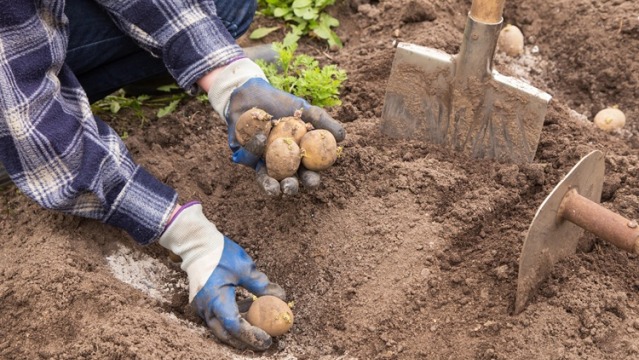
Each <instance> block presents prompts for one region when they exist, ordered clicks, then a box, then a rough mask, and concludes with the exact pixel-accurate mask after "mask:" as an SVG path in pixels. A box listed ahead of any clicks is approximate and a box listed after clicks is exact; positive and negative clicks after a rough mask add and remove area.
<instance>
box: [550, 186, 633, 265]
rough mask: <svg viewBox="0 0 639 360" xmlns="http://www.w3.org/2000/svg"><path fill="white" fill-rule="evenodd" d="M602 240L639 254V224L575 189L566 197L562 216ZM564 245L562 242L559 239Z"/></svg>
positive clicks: (560, 207)
mask: <svg viewBox="0 0 639 360" xmlns="http://www.w3.org/2000/svg"><path fill="white" fill-rule="evenodd" d="M557 215H559V217H561V218H562V219H565V220H568V221H570V222H571V223H573V224H575V225H578V226H579V227H581V228H582V229H584V230H586V231H589V232H591V233H593V234H595V235H597V237H599V238H600V239H602V240H605V241H607V242H609V243H611V244H613V245H615V246H616V247H618V248H620V249H623V250H626V251H628V252H630V253H635V254H639V226H638V225H637V222H636V221H632V220H628V219H626V218H625V217H623V216H621V215H619V214H617V213H615V212H612V211H610V210H608V209H606V208H605V207H603V206H601V205H600V204H597V203H596V202H594V201H592V200H590V199H588V198H586V197H584V196H581V195H579V193H578V192H577V190H575V189H572V190H570V191H568V193H566V195H564V198H563V200H562V201H561V205H560V206H559V211H558V214H557ZM557 241H561V239H557Z"/></svg>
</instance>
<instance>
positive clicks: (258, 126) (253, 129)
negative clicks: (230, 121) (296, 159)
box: [235, 108, 273, 145]
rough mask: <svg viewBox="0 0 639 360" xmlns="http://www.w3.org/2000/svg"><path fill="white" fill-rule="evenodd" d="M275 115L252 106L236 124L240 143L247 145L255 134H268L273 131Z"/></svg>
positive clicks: (236, 135) (236, 133) (236, 134)
mask: <svg viewBox="0 0 639 360" xmlns="http://www.w3.org/2000/svg"><path fill="white" fill-rule="evenodd" d="M272 118H273V117H272V116H271V115H270V114H269V113H267V112H266V111H264V110H262V109H258V108H252V109H250V110H247V111H245V112H244V113H243V114H242V115H240V118H239V119H238V120H237V124H236V125H235V137H236V138H237V141H238V142H239V143H240V145H245V144H246V143H247V142H248V141H249V140H251V138H253V136H255V135H256V134H258V133H263V134H265V135H266V136H268V135H269V133H270V132H271V128H272V127H273V122H272V121H271V119H272Z"/></svg>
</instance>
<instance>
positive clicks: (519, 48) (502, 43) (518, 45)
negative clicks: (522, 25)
mask: <svg viewBox="0 0 639 360" xmlns="http://www.w3.org/2000/svg"><path fill="white" fill-rule="evenodd" d="M497 47H498V49H499V50H501V51H503V52H505V53H506V54H508V55H509V56H512V57H517V56H519V55H521V54H523V53H524V34H522V33H521V30H519V28H518V27H516V26H515V25H510V24H508V25H506V26H504V28H503V29H501V31H500V32H499V38H498V39H497Z"/></svg>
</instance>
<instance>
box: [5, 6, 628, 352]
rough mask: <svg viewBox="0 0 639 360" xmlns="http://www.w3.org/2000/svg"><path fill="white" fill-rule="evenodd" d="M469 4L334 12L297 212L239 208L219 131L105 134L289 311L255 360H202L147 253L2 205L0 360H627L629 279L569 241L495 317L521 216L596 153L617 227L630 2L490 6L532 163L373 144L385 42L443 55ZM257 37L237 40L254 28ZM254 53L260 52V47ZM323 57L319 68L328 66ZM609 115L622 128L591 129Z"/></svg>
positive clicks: (589, 244) (505, 295)
mask: <svg viewBox="0 0 639 360" xmlns="http://www.w3.org/2000/svg"><path fill="white" fill-rule="evenodd" d="M469 8H470V2H469V1H461V0H451V1H428V0H422V1H418V0H412V1H404V0H402V1H399V0H389V1H371V2H368V1H366V0H357V1H356V0H353V1H350V2H340V3H338V5H336V6H335V7H334V9H333V12H334V15H335V16H336V17H338V18H339V20H340V22H341V24H340V27H339V28H338V29H337V32H338V34H339V35H340V36H342V38H343V39H344V40H345V46H344V48H343V49H341V50H339V51H337V52H329V51H328V50H326V49H325V45H324V44H323V43H321V42H318V41H314V40H311V39H304V40H303V41H302V44H301V45H300V49H299V50H298V51H301V52H305V53H309V54H312V55H314V56H316V57H318V58H321V59H322V61H323V62H325V63H329V62H331V61H333V62H336V63H337V64H339V66H340V67H342V68H344V69H346V70H347V72H348V74H349V80H348V81H347V83H346V85H345V88H344V91H343V98H342V100H343V105H342V106H340V107H337V108H335V109H331V112H332V114H333V115H334V116H335V117H336V118H338V119H340V120H342V121H344V122H345V127H346V129H347V132H348V136H347V139H346V140H345V142H344V143H343V144H342V145H344V156H343V157H342V158H340V159H339V160H338V162H337V163H336V165H335V166H334V167H333V168H331V169H330V170H329V171H327V172H326V173H324V174H323V185H322V186H321V188H320V189H318V190H317V191H314V192H303V193H302V194H300V195H299V196H297V197H295V198H282V199H275V200H274V199H270V198H267V197H266V196H264V195H262V194H260V193H259V191H258V188H257V185H256V184H255V180H254V174H253V173H252V172H251V171H250V170H249V169H245V168H243V167H240V166H236V165H233V164H231V162H230V160H229V156H230V152H229V149H228V145H227V144H226V129H225V127H224V126H223V123H222V121H221V120H220V119H219V118H217V117H215V116H213V114H212V111H211V110H210V109H209V108H208V107H207V106H206V105H203V104H200V103H197V102H196V101H192V102H189V103H188V104H186V105H184V106H182V107H181V108H180V109H178V111H177V112H175V113H174V114H172V115H169V116H167V117H164V118H161V119H157V120H153V121H152V122H151V124H149V125H147V126H144V127H143V128H140V127H139V120H137V119H136V118H135V117H134V115H133V114H130V115H129V116H128V117H126V116H118V117H117V118H112V119H107V120H109V121H110V123H111V124H112V125H113V126H114V127H116V129H117V130H118V132H119V133H122V132H123V130H127V132H128V134H129V137H128V139H127V140H126V142H127V144H128V146H129V147H130V148H131V150H132V153H133V156H134V157H135V158H136V160H138V161H139V162H140V163H141V164H143V165H144V166H145V167H147V168H148V169H149V170H150V171H151V172H153V173H154V174H156V175H157V176H158V177H160V178H161V179H162V180H163V181H165V182H166V183H168V184H169V185H171V186H174V187H175V188H177V189H178V191H179V193H180V194H181V200H182V201H185V200H190V199H200V200H202V202H203V203H204V209H205V212H206V214H207V215H208V217H209V218H210V219H211V220H212V221H214V222H215V223H216V225H217V226H218V228H219V229H220V230H221V231H222V232H223V233H225V234H227V235H228V236H229V237H231V238H232V239H234V240H236V241H237V242H238V243H240V244H241V245H242V246H244V247H245V248H246V249H247V251H248V252H249V253H250V254H251V255H252V256H253V257H254V259H255V260H256V262H257V265H258V267H259V268H260V269H261V270H263V271H264V272H266V273H267V274H268V275H269V277H270V278H271V279H272V280H273V281H275V282H277V283H279V284H280V285H282V286H283V287H284V288H285V289H286V290H287V292H288V294H289V297H290V300H293V301H295V307H294V309H293V310H294V313H295V316H296V317H295V319H296V320H295V321H296V322H295V325H294V326H293V329H292V331H291V332H290V333H288V334H286V335H284V336H282V337H279V338H277V339H276V343H275V345H274V346H273V347H272V348H271V349H270V350H269V351H267V352H265V353H263V354H253V353H241V352H237V351H234V350H232V349H229V348H227V347H224V346H221V345H219V344H218V343H216V342H215V340H214V339H213V337H212V335H211V334H210V333H209V332H208V331H207V330H206V329H205V327H204V325H203V323H202V321H201V320H200V319H198V318H197V316H196V315H195V314H194V313H193V311H192V310H191V309H190V308H189V306H188V304H187V294H186V291H185V287H184V284H185V281H186V279H185V278H184V275H183V273H181V272H180V270H179V268H178V267H177V266H176V265H175V264H173V263H171V262H170V261H169V260H168V259H167V258H166V254H165V253H164V252H163V251H162V249H161V248H160V247H159V246H156V245H152V246H148V247H138V246H135V245H133V243H132V241H130V240H129V239H128V238H126V236H125V235H124V234H123V233H121V232H120V231H118V230H115V229H112V228H109V227H106V226H104V225H102V224H99V223H96V222H93V221H88V220H83V219H79V218H73V217H70V216H64V215H60V214H56V213H53V212H49V211H46V210H42V209H40V208H39V207H38V206H36V205H35V204H34V203H33V202H31V201H30V200H28V199H26V198H25V197H24V196H23V195H21V194H19V193H18V192H17V190H16V189H15V188H13V187H9V188H5V189H4V190H3V192H2V197H1V200H2V202H3V211H2V213H1V215H0V231H1V233H2V234H3V235H2V241H1V242H0V280H1V281H0V324H1V325H0V357H1V358H7V359H24V358H30V359H31V358H61V359H63V358H73V359H76V358H104V359H112V358H140V359H158V358H193V359H240V358H269V359H352V358H356V359H634V358H637V357H638V356H639V343H638V342H637V340H636V338H637V332H638V331H639V307H638V306H639V303H638V301H637V300H638V299H637V289H639V278H638V276H637V274H638V271H639V266H638V264H639V259H637V257H636V256H634V255H629V254H626V253H625V252H622V251H620V250H618V249H616V248H614V247H612V246H610V245H608V244H606V243H604V242H602V241H600V240H598V239H596V238H595V237H594V236H592V235H588V234H585V235H584V236H583V238H582V239H581V241H580V246H579V250H578V252H577V254H575V255H574V256H571V257H569V258H568V259H567V260H565V261H563V262H561V263H559V264H557V265H556V266H555V268H554V269H553V271H552V275H551V277H550V278H549V279H548V280H547V281H546V282H545V283H544V284H543V285H542V287H541V288H540V289H539V291H538V292H537V295H536V296H535V297H534V298H533V299H532V301H531V303H530V305H529V306H528V308H527V309H526V310H525V311H524V312H523V313H521V314H519V315H516V316H514V315H512V314H511V311H512V305H513V302H514V294H515V288H516V280H517V266H518V256H519V252H520V250H521V246H522V243H523V240H524V238H525V235H526V231H527V228H528V226H529V224H530V221H531V220H532V218H533V216H534V214H535V211H536V209H537V208H538V207H539V205H540V204H541V202H542V201H543V199H544V198H545V197H546V196H547V195H548V193H549V192H550V190H551V189H552V188H553V187H554V186H555V185H556V184H557V183H558V182H559V181H560V179H561V178H562V177H563V176H564V175H565V174H566V173H567V172H568V171H569V170H570V168H571V167H572V166H574V165H575V164H576V163H577V162H578V160H579V159H580V158H581V157H582V156H584V155H586V154H587V153H589V152H590V151H592V150H594V149H600V150H602V151H604V153H605V156H606V174H605V183H604V192H603V196H602V204H603V206H605V207H607V208H609V209H611V210H613V211H615V212H618V213H620V214H622V215H624V216H625V217H627V218H637V217H638V211H639V210H637V209H639V198H638V195H639V192H638V191H637V189H638V188H639V187H638V185H639V184H638V182H639V181H638V180H637V168H638V152H637V148H638V147H639V142H638V141H637V139H638V138H637V133H638V131H639V130H638V129H637V124H636V121H634V120H636V119H637V115H638V113H637V109H639V106H638V105H639V100H638V99H639V97H638V96H637V95H638V94H637V92H638V91H639V90H638V89H639V87H638V84H637V76H638V75H637V74H638V73H639V71H638V70H639V69H637V66H639V65H638V63H637V62H636V54H637V52H636V49H638V48H639V19H637V16H639V4H638V3H636V2H631V1H601V0H597V1H590V0H588V1H586V0H577V1H567V0H557V1H550V2H546V1H541V0H532V1H527V2H523V3H516V2H507V3H506V11H505V21H506V22H507V23H512V24H514V25H517V26H519V27H521V28H522V30H523V32H524V35H525V36H526V53H525V54H524V55H523V56H522V57H520V58H517V59H511V58H508V57H505V56H503V54H497V57H496V59H495V67H496V68H497V70H499V71H500V72H501V73H503V74H507V75H513V76H517V77H520V78H523V79H525V80H527V81H529V82H530V83H531V84H532V85H533V86H535V87H538V88H540V89H542V90H544V91H547V92H549V93H550V94H552V95H553V96H554V98H553V100H552V102H551V105H550V108H549V112H548V114H547V116H546V120H545V123H544V127H543V132H542V135H541V140H540V143H539V147H538V149H537V152H536V155H535V158H534V160H533V162H532V163H530V164H528V165H512V164H501V163H494V162H490V161H486V160H472V159H467V158H464V157H461V156H459V155H456V154H454V153H449V152H447V151H446V150H444V149H441V148H439V147H437V146H432V145H429V144H425V143H421V142H418V141H401V140H393V139H389V138H386V137H384V136H382V135H381V133H380V131H379V123H380V116H381V110H382V106H383V98H384V91H385V85H386V80H387V79H388V75H389V73H390V68H391V63H392V59H393V41H394V40H400V41H406V42H411V43H418V44H420V45H424V46H429V47H435V48H439V49H441V50H443V51H446V52H448V53H456V52H457V51H458V49H459V44H460V41H461V35H462V31H463V26H464V24H465V16H466V12H467V10H468V9H469ZM269 21H271V20H268V19H263V18H258V19H257V23H256V24H255V25H254V26H259V25H260V24H266V23H269ZM281 35H282V34H273V35H271V36H272V38H269V39H267V40H277V39H278V37H281ZM329 57H330V58H329ZM613 104H617V105H619V107H620V108H621V109H623V110H624V112H625V113H626V116H627V117H628V123H627V126H626V128H624V129H623V130H622V131H619V132H615V133H610V134H608V133H603V132H601V131H599V130H598V129H597V128H595V127H594V125H593V124H592V123H591V119H592V116H594V114H595V113H596V111H597V110H598V109H600V108H602V107H604V106H608V105H613Z"/></svg>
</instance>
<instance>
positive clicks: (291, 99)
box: [208, 59, 346, 196]
mask: <svg viewBox="0 0 639 360" xmlns="http://www.w3.org/2000/svg"><path fill="white" fill-rule="evenodd" d="M216 79H217V81H216V82H215V83H214V84H212V85H211V87H210V89H209V92H208V96H209V101H210V103H211V105H212V106H213V109H215V111H216V112H217V113H218V114H219V115H220V117H222V118H223V119H225V120H226V124H227V127H228V140H229V146H230V147H231V150H232V151H233V162H236V163H240V164H244V165H247V166H250V167H252V168H254V169H256V170H257V180H258V184H259V185H260V187H261V188H262V189H263V190H264V191H265V192H266V193H267V194H269V195H272V196H275V195H279V194H280V190H281V191H282V192H284V193H285V194H288V195H294V194H296V193H297V189H298V185H297V179H296V178H287V179H284V180H282V183H280V182H278V181H277V180H275V179H273V178H271V177H269V176H268V174H267V173H266V169H265V164H264V162H263V161H262V160H261V158H262V155H263V154H264V149H265V144H266V136H260V135H259V134H258V135H256V136H255V137H254V138H253V139H251V140H250V141H249V142H248V143H247V144H246V145H245V146H244V147H242V146H241V145H240V144H239V142H238V141H237V139H236V137H235V125H236V123H237V121H238V119H239V117H240V115H242V114H243V113H244V112H245V111H247V110H250V109H251V108H253V107H257V108H260V109H262V110H264V111H266V112H267V113H269V114H271V115H272V116H273V118H274V119H279V118H282V117H286V116H292V115H293V114H294V113H295V111H296V110H300V109H301V110H302V120H303V121H305V122H307V123H311V124H312V125H313V127H315V128H316V129H326V130H328V131H330V132H331V133H332V134H333V136H335V140H337V142H340V141H342V140H344V138H345V137H346V131H345V130H344V127H343V126H342V124H340V123H339V122H338V121H337V120H335V119H333V118H332V117H331V116H330V115H328V113H327V112H326V111H324V110H323V109H322V108H320V107H317V106H312V105H310V104H309V103H308V102H307V101H306V100H304V99H301V98H299V97H297V96H294V95H291V94H289V93H287V92H285V91H281V90H278V89H275V88H274V87H272V86H271V84H269V82H268V80H267V79H266V76H265V75H264V72H263V71H262V69H261V68H260V67H259V66H258V65H257V64H255V63H254V62H253V61H251V60H249V59H240V60H236V61H235V62H233V63H231V64H229V65H228V66H227V67H226V68H224V69H223V70H222V71H221V72H220V74H218V76H217V77H216ZM299 176H300V179H301V180H302V185H303V186H305V187H307V188H311V189H312V188H315V187H317V186H319V174H317V173H313V172H310V171H308V170H305V169H301V173H300V174H299ZM308 180H310V181H308Z"/></svg>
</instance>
